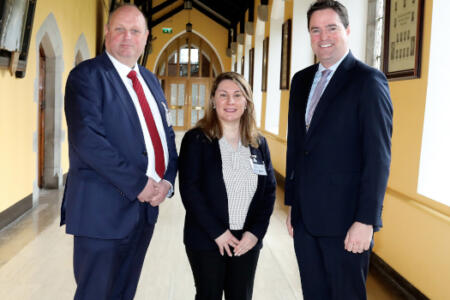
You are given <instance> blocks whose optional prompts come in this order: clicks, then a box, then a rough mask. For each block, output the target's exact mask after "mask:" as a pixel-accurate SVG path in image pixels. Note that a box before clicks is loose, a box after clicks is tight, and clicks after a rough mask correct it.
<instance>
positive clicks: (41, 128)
mask: <svg viewBox="0 0 450 300" xmlns="http://www.w3.org/2000/svg"><path fill="white" fill-rule="evenodd" d="M45 60H46V59H45V53H44V50H43V49H42V47H39V107H38V109H39V113H38V114H39V116H38V118H39V124H38V160H39V161H38V187H39V188H42V187H43V186H44V164H45V76H46V68H45Z"/></svg>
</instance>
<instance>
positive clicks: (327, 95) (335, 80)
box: [306, 52, 355, 140]
mask: <svg viewBox="0 0 450 300" xmlns="http://www.w3.org/2000/svg"><path fill="white" fill-rule="evenodd" d="M354 62H355V58H354V57H353V55H352V53H351V52H349V53H348V55H347V57H346V58H345V59H344V60H343V61H342V62H341V64H340V65H339V67H338V68H337V69H336V71H335V73H334V75H333V77H332V78H331V80H330V82H329V83H328V85H327V87H326V88H325V91H324V92H323V94H322V97H321V98H320V101H319V103H318V104H317V107H316V110H315V111H314V115H313V118H312V120H311V124H310V127H309V129H308V132H307V134H306V139H307V140H308V139H309V137H310V136H311V135H312V134H313V132H314V130H315V129H316V127H317V126H318V124H320V122H321V120H322V118H324V117H325V118H326V116H324V115H326V110H327V107H328V106H329V104H330V103H331V102H332V101H334V100H335V99H336V98H337V97H336V96H337V94H338V93H339V91H340V90H341V89H342V87H344V86H345V85H346V84H347V83H348V82H349V81H350V80H351V76H350V74H349V71H350V69H351V67H352V66H353V64H354Z"/></svg>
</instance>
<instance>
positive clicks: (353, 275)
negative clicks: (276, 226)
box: [285, 0, 392, 300]
mask: <svg viewBox="0 0 450 300" xmlns="http://www.w3.org/2000/svg"><path fill="white" fill-rule="evenodd" d="M307 17H308V30H309V33H310V39H311V47H312V49H313V51H314V53H315V54H316V56H317V58H318V60H319V63H318V64H315V65H312V66H310V67H308V68H306V69H304V70H302V71H300V72H298V73H296V74H295V76H294V77H293V79H292V85H291V91H290V102H289V121H288V122H289V123H288V141H287V161H286V186H285V202H286V205H289V206H290V210H289V215H288V218H287V222H286V223H287V227H288V231H289V233H290V234H291V235H292V236H293V237H294V246H295V251H296V255H297V261H298V265H299V269H300V276H301V281H302V290H303V295H304V299H306V300H309V299H313V300H320V299H324V300H325V299H326V300H329V299H345V300H348V299H366V290H365V282H366V277H367V272H368V264H369V254H370V251H371V249H372V245H373V232H374V231H377V230H378V229H379V228H380V227H381V225H382V224H381V210H382V204H383V199H384V194H385V191H386V186H387V180H388V175H389V166H390V156H391V151H390V148H391V135H392V103H391V99H390V95H389V87H388V83H387V80H386V77H385V76H384V75H383V74H382V73H381V72H380V71H378V70H376V69H373V68H371V67H369V66H367V65H365V64H364V63H362V62H360V61H359V60H357V59H355V58H354V57H353V55H352V53H351V52H350V51H349V47H348V36H349V34H350V27H349V24H348V15H347V10H346V8H345V7H344V6H343V5H342V4H340V3H339V2H337V1H333V0H325V1H317V2H316V3H314V4H312V5H311V7H310V9H309V10H308V14H307Z"/></svg>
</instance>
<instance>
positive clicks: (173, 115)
mask: <svg viewBox="0 0 450 300" xmlns="http://www.w3.org/2000/svg"><path fill="white" fill-rule="evenodd" d="M169 113H170V120H171V121H172V122H175V123H173V125H175V126H178V123H177V110H176V109H169Z"/></svg>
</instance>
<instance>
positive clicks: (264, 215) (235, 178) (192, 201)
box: [179, 72, 276, 300]
mask: <svg viewBox="0 0 450 300" xmlns="http://www.w3.org/2000/svg"><path fill="white" fill-rule="evenodd" d="M179 182H180V194H181V199H182V200H183V204H184V207H185V208H186V219H185V225H184V243H185V246H186V253H187V256H188V259H189V263H190V265H191V268H192V272H193V275H194V281H195V287H196V292H197V293H196V296H195V300H216V299H217V300H221V299H222V294H223V292H225V299H227V300H232V299H234V300H247V299H251V298H252V293H253V282H254V278H255V271H256V264H257V261H258V257H259V251H260V249H261V247H262V239H263V238H264V235H265V233H266V231H267V227H268V225H269V219H270V216H271V214H272V211H273V205H274V201H275V189H276V182H275V177H274V173H273V168H272V163H271V160H270V153H269V149H268V147H267V142H266V140H265V138H264V137H263V136H261V135H260V134H258V133H257V131H256V123H255V118H254V108H253V101H252V92H251V88H250V86H249V84H248V83H247V82H246V81H245V79H244V78H243V77H242V76H241V75H239V74H237V73H233V72H228V73H222V74H220V75H219V76H218V77H217V78H216V80H215V82H214V83H213V86H212V89H211V97H210V100H209V105H208V106H207V108H206V112H205V117H204V118H203V119H201V120H200V121H199V122H198V123H197V125H196V127H195V128H193V129H191V130H189V131H188V132H187V133H186V134H185V136H184V138H183V141H182V143H181V150H180V156H179Z"/></svg>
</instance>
